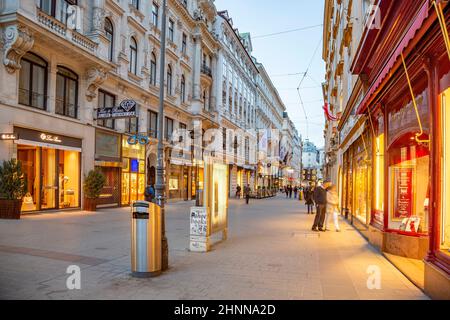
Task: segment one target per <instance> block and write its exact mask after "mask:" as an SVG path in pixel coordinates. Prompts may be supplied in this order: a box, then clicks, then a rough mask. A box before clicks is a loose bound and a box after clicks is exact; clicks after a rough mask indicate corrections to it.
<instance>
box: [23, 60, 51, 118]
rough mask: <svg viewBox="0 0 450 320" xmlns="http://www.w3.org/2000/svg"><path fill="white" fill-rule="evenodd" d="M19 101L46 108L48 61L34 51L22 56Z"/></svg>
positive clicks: (27, 104)
mask: <svg viewBox="0 0 450 320" xmlns="http://www.w3.org/2000/svg"><path fill="white" fill-rule="evenodd" d="M21 65H22V68H21V69H20V76H19V103H20V104H23V105H26V106H30V107H34V108H38V109H42V110H45V108H46V104H47V62H45V61H44V60H43V59H41V58H40V57H38V56H37V55H35V54H33V53H27V54H25V55H24V56H23V58H22V63H21Z"/></svg>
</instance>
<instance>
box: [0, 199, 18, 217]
mask: <svg viewBox="0 0 450 320" xmlns="http://www.w3.org/2000/svg"><path fill="white" fill-rule="evenodd" d="M21 208H22V200H2V199H0V219H16V220H17V219H20V210H21Z"/></svg>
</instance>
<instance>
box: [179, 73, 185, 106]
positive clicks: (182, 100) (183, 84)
mask: <svg viewBox="0 0 450 320" xmlns="http://www.w3.org/2000/svg"><path fill="white" fill-rule="evenodd" d="M180 88H181V102H182V103H185V102H186V80H185V79H184V75H181V87H180Z"/></svg>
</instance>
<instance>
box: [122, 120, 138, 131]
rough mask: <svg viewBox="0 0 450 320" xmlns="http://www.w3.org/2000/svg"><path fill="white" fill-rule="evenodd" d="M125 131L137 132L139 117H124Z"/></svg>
mask: <svg viewBox="0 0 450 320" xmlns="http://www.w3.org/2000/svg"><path fill="white" fill-rule="evenodd" d="M125 132H127V133H137V132H139V118H138V117H136V118H126V119H125Z"/></svg>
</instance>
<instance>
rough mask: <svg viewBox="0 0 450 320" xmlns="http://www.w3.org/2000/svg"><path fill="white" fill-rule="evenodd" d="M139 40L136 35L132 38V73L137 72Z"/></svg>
mask: <svg viewBox="0 0 450 320" xmlns="http://www.w3.org/2000/svg"><path fill="white" fill-rule="evenodd" d="M137 51H138V47H137V42H136V39H135V38H134V37H131V39H130V69H129V71H130V72H131V73H134V74H137Z"/></svg>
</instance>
